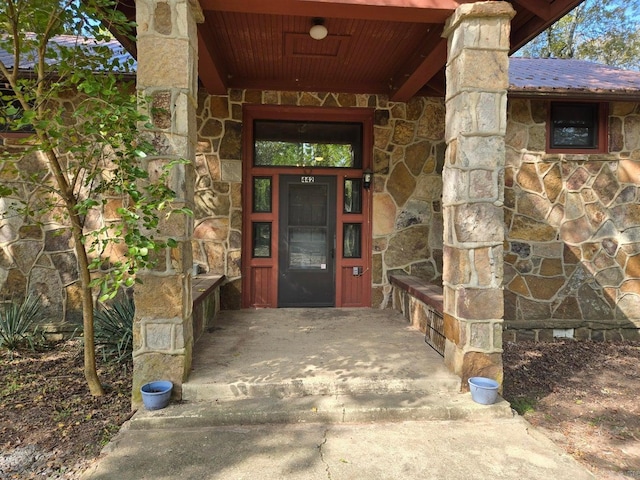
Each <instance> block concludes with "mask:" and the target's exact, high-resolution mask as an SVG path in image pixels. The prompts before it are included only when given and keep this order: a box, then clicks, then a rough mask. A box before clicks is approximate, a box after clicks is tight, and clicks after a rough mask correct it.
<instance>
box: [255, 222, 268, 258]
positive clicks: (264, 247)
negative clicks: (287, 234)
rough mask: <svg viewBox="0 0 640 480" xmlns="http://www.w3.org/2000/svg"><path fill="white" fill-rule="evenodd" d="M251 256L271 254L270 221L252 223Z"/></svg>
mask: <svg viewBox="0 0 640 480" xmlns="http://www.w3.org/2000/svg"><path fill="white" fill-rule="evenodd" d="M253 256H254V257H270V256H271V223H268V222H255V223H254V224H253Z"/></svg>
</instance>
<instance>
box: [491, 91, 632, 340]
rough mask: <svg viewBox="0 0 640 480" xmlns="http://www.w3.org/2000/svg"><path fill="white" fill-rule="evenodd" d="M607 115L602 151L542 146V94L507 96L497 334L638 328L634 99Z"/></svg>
mask: <svg viewBox="0 0 640 480" xmlns="http://www.w3.org/2000/svg"><path fill="white" fill-rule="evenodd" d="M609 115H610V117H609V125H610V132H609V138H610V140H609V153H607V154H600V155H577V154H573V155H569V154H546V153H545V152H544V150H545V137H546V125H545V122H546V118H547V103H546V102H544V101H541V100H528V99H511V101H510V102H509V113H508V119H509V120H508V126H507V135H506V144H507V159H506V170H505V222H506V226H507V236H506V242H505V257H504V258H505V265H504V284H505V322H506V331H505V340H550V339H552V338H553V336H554V329H556V330H557V329H562V332H558V331H556V332H555V333H556V335H558V334H561V335H573V336H574V337H575V338H580V339H593V340H602V339H606V340H618V339H621V338H637V337H638V331H637V328H638V327H640V207H639V206H638V202H639V201H640V105H638V104H633V103H612V104H611V105H610V108H609ZM567 330H568V331H567Z"/></svg>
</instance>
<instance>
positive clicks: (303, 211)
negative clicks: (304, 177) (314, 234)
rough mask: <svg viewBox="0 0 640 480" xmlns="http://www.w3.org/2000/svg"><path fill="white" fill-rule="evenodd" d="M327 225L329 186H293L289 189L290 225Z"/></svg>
mask: <svg viewBox="0 0 640 480" xmlns="http://www.w3.org/2000/svg"><path fill="white" fill-rule="evenodd" d="M326 224H327V186H326V185H308V184H307V185H291V186H290V187H289V225H294V226H298V225H309V226H319V225H326Z"/></svg>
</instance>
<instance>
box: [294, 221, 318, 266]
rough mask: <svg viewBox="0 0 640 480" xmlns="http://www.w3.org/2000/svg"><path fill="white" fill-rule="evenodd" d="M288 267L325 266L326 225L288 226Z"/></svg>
mask: <svg viewBox="0 0 640 480" xmlns="http://www.w3.org/2000/svg"><path fill="white" fill-rule="evenodd" d="M289 268H299V269H303V268H306V269H309V268H313V269H322V270H324V269H326V268H327V229H326V227H291V228H289Z"/></svg>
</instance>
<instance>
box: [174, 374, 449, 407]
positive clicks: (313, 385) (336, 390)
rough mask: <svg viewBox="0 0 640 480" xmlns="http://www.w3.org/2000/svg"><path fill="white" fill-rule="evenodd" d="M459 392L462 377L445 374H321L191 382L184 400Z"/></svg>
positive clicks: (186, 385) (183, 386) (183, 389)
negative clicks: (345, 376)
mask: <svg viewBox="0 0 640 480" xmlns="http://www.w3.org/2000/svg"><path fill="white" fill-rule="evenodd" d="M458 391H460V378H459V377H456V376H455V375H452V374H450V373H449V372H445V374H440V375H439V374H433V375H430V376H428V377H424V378H418V379H411V378H379V377H378V378H375V377H372V378H349V379H345V380H344V381H340V380H339V379H336V378H333V377H328V376H326V375H325V376H323V375H320V376H318V377H316V378H313V377H311V378H304V379H290V380H284V381H277V382H236V383H213V382H194V381H189V382H187V383H184V384H183V385H182V398H183V400H184V401H188V402H207V401H216V400H218V401H220V400H234V399H249V398H264V397H275V398H287V397H306V396H310V395H315V396H318V395H363V394H371V393H374V394H393V393H407V392H427V393H430V394H437V393H446V392H458Z"/></svg>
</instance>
